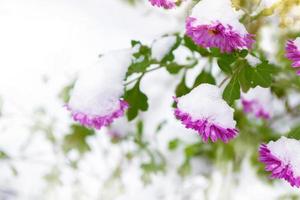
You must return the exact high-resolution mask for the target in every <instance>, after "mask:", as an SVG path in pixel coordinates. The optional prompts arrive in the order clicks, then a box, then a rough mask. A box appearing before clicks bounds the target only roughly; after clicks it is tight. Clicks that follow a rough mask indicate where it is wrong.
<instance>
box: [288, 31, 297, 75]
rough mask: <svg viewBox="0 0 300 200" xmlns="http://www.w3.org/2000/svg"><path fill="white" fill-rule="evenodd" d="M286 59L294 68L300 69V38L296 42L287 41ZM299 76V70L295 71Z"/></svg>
mask: <svg viewBox="0 0 300 200" xmlns="http://www.w3.org/2000/svg"><path fill="white" fill-rule="evenodd" d="M285 50H286V57H287V58H288V59H289V60H291V61H292V62H293V63H292V66H293V67H294V68H298V67H300V37H298V38H297V39H296V40H289V41H288V42H287V44H286V48H285ZM297 74H298V75H300V70H298V71H297Z"/></svg>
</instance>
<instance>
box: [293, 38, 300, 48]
mask: <svg viewBox="0 0 300 200" xmlns="http://www.w3.org/2000/svg"><path fill="white" fill-rule="evenodd" d="M294 44H295V45H296V46H297V48H298V50H300V37H297V38H296V39H295V40H294Z"/></svg>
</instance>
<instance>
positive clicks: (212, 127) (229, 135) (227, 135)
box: [174, 108, 238, 143]
mask: <svg viewBox="0 0 300 200" xmlns="http://www.w3.org/2000/svg"><path fill="white" fill-rule="evenodd" d="M174 114H175V116H176V118H177V119H178V120H180V121H181V122H182V124H184V125H185V127H186V128H190V129H193V130H195V131H197V132H198V134H199V135H200V136H201V138H202V139H203V141H204V142H208V140H209V139H211V141H212V142H216V141H217V140H218V139H220V140H222V141H223V142H225V143H227V142H228V141H229V140H231V139H233V138H235V137H236V136H237V134H238V130H237V129H235V128H223V127H222V126H220V125H218V124H214V123H212V122H210V121H209V119H208V118H207V119H205V118H204V119H193V118H192V116H191V115H189V114H188V113H185V112H183V111H181V110H180V109H178V108H176V109H175V111H174Z"/></svg>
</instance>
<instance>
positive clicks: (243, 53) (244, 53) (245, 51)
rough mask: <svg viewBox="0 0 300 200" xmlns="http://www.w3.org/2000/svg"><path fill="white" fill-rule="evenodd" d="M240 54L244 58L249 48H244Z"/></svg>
mask: <svg viewBox="0 0 300 200" xmlns="http://www.w3.org/2000/svg"><path fill="white" fill-rule="evenodd" d="M239 54H240V56H241V57H242V58H245V57H246V56H247V55H248V50H247V49H243V50H242V51H240V52H239Z"/></svg>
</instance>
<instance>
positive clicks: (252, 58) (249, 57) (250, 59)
mask: <svg viewBox="0 0 300 200" xmlns="http://www.w3.org/2000/svg"><path fill="white" fill-rule="evenodd" d="M246 60H247V61H248V63H249V64H250V65H251V66H253V67H255V66H256V65H258V64H260V63H261V61H260V60H259V59H258V58H257V57H255V56H252V55H251V54H248V55H247V56H246Z"/></svg>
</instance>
